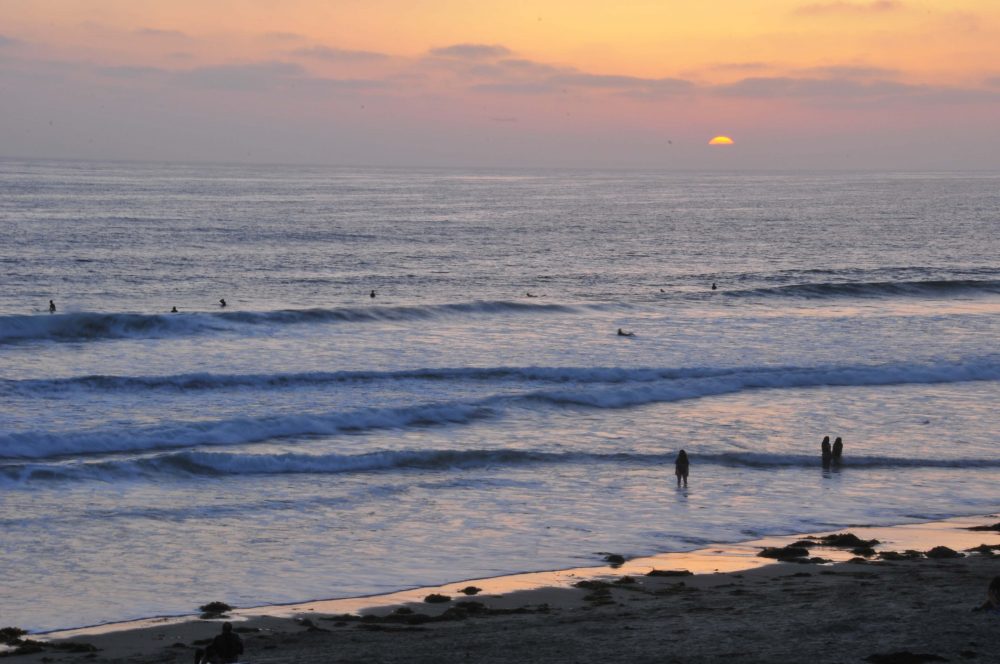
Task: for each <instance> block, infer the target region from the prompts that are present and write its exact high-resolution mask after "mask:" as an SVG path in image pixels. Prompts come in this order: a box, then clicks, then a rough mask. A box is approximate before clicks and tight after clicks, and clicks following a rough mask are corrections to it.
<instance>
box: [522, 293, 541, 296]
mask: <svg viewBox="0 0 1000 664" xmlns="http://www.w3.org/2000/svg"><path fill="white" fill-rule="evenodd" d="M524 296H525V297H538V296H537V295H532V294H531V293H525V294H524Z"/></svg>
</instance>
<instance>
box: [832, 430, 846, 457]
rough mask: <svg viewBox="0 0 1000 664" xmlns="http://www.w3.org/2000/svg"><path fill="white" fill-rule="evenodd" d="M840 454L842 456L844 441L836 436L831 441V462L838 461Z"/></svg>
mask: <svg viewBox="0 0 1000 664" xmlns="http://www.w3.org/2000/svg"><path fill="white" fill-rule="evenodd" d="M842 456H844V441H843V440H841V439H840V436H837V440H835V441H833V462H834V463H840V457H842Z"/></svg>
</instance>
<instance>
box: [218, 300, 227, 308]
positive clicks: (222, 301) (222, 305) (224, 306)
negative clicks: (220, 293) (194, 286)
mask: <svg viewBox="0 0 1000 664" xmlns="http://www.w3.org/2000/svg"><path fill="white" fill-rule="evenodd" d="M219 306H220V307H221V308H223V309H225V308H226V299H225V298H221V299H220V300H219Z"/></svg>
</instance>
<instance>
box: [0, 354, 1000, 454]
mask: <svg viewBox="0 0 1000 664" xmlns="http://www.w3.org/2000/svg"><path fill="white" fill-rule="evenodd" d="M432 371H438V370H432ZM446 371H454V370H446ZM460 371H464V370H460ZM470 371H482V370H470ZM485 371H487V373H488V372H489V371H490V370H485ZM500 371H514V372H519V371H523V372H526V374H525V375H537V376H544V375H548V374H547V372H549V371H551V372H553V373H552V374H551V375H552V376H553V377H555V376H559V377H562V378H566V379H571V380H576V382H573V383H570V384H567V385H565V386H559V387H557V388H556V387H546V388H544V389H526V390H525V391H524V392H521V393H520V394H500V395H494V396H489V397H485V398H479V399H474V400H467V401H463V400H456V401H447V402H437V403H430V404H425V405H414V406H406V407H400V408H373V409H362V410H357V411H348V412H331V413H319V414H293V415H270V416H262V417H242V418H232V419H225V420H209V421H197V422H182V423H171V424H164V425H160V426H154V427H145V428H139V427H137V428H114V429H107V430H103V431H102V430H94V431H78V432H68V433H57V432H46V431H23V432H16V433H6V434H0V459H3V458H8V459H40V458H48V457H59V456H68V455H93V454H103V453H109V452H128V451H147V450H158V449H177V448H185V447H196V446H224V445H240V444H247V443H256V442H262V441H265V440H269V439H273V438H283V437H303V436H329V435H337V434H341V433H344V432H363V431H367V430H375V429H386V428H406V427H413V426H429V425H444V424H467V423H469V422H472V421H475V420H477V419H483V418H492V417H500V416H502V415H503V414H504V413H505V412H507V411H508V410H509V409H510V408H512V407H530V406H533V405H536V404H542V405H545V406H549V407H556V408H563V407H569V408H628V407H632V406H639V405H643V404H651V403H665V402H672V401H681V400H686V399H697V398H702V397H708V396H716V395H723V394H732V393H737V392H741V391H745V390H755V389H783V388H809V387H825V386H831V387H848V386H881V385H907V384H935V383H960V382H969V381H995V380H1000V358H998V357H996V356H987V357H983V358H976V359H970V360H968V361H966V362H962V363H949V362H942V363H931V364H923V365H920V364H885V365H853V366H851V365H848V366H826V367H746V368H735V369H689V370H683V369H677V370H649V369H621V370H618V369H613V370H595V369H543V368H535V369H503V370H500ZM657 371H659V372H662V373H660V374H657ZM630 372H635V373H634V374H633V373H630ZM571 377H575V378H571ZM581 378H582V379H595V378H615V379H621V380H614V381H609V382H603V381H602V382H595V383H587V382H585V380H580V379H581Z"/></svg>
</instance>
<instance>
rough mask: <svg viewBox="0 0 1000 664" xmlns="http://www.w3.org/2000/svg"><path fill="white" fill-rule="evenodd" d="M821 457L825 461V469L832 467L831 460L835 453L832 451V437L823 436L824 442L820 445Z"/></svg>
mask: <svg viewBox="0 0 1000 664" xmlns="http://www.w3.org/2000/svg"><path fill="white" fill-rule="evenodd" d="M819 448H820V456H821V458H822V460H823V467H824V468H829V467H830V459H831V458H832V457H833V452H831V451H830V437H829V436H823V442H822V443H820V446H819Z"/></svg>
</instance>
